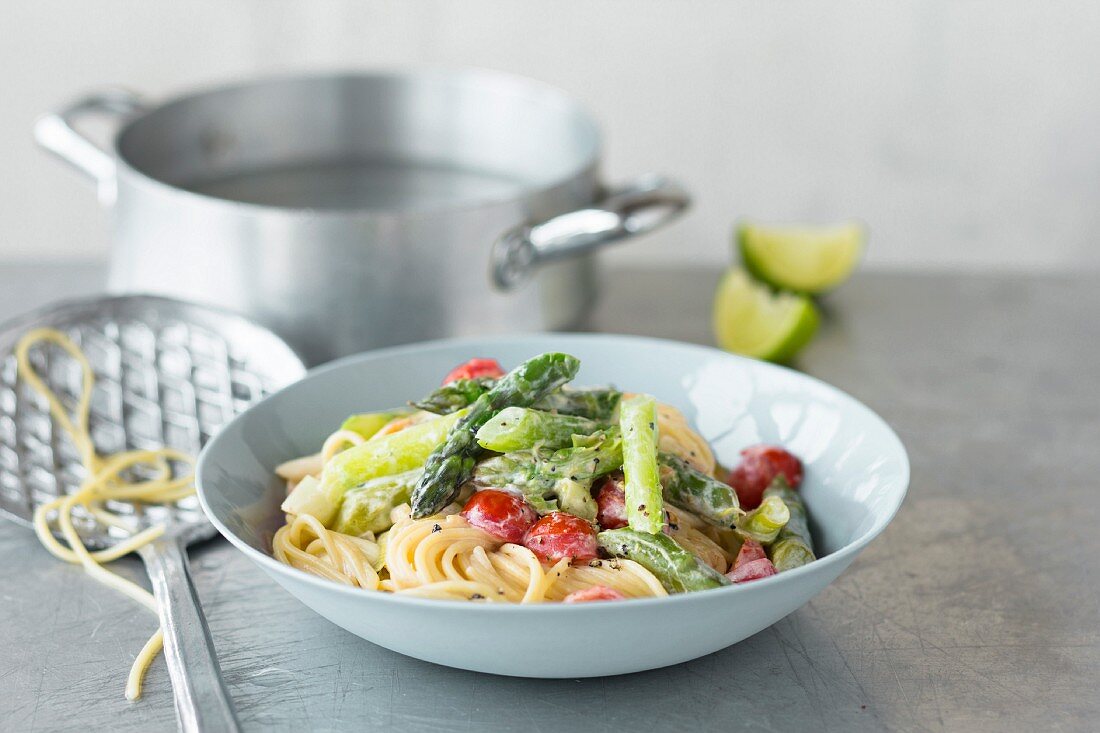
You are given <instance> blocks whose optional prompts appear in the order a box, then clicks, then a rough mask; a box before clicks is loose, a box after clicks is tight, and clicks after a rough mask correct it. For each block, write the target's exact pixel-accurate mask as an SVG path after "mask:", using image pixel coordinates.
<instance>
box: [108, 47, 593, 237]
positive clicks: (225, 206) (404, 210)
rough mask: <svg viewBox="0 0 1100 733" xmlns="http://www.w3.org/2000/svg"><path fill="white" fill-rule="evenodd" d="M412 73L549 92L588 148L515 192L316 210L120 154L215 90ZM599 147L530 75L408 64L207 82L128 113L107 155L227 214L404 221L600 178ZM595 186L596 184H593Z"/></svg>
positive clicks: (157, 187)
mask: <svg viewBox="0 0 1100 733" xmlns="http://www.w3.org/2000/svg"><path fill="white" fill-rule="evenodd" d="M412 77H421V78H424V77H429V78H430V77H437V78H440V77H451V78H456V79H457V78H462V77H466V78H474V79H476V78H485V79H494V80H497V81H504V82H506V83H508V84H512V85H514V86H515V87H516V88H521V87H523V86H526V87H528V89H530V90H532V91H534V92H535V93H541V94H549V95H552V96H554V97H557V99H558V100H559V101H560V102H561V103H562V104H563V105H565V106H566V107H567V108H568V109H569V111H570V113H571V114H573V115H574V116H575V117H576V119H578V120H579V121H580V122H581V124H583V125H584V126H585V127H586V128H587V129H586V130H585V135H586V136H587V137H588V150H587V151H586V152H585V154H584V155H582V156H579V158H578V162H577V164H576V165H574V166H572V167H570V168H569V169H567V170H566V172H564V173H562V174H559V175H556V176H554V177H553V178H547V179H546V180H542V181H539V180H534V179H531V180H524V181H522V182H521V183H520V186H519V187H518V188H517V190H516V191H515V192H514V193H512V194H509V195H497V196H487V197H483V198H470V199H465V200H463V199H456V200H454V201H446V202H442V203H432V204H425V205H416V206H412V207H401V208H396V207H371V208H364V207H335V208H327V207H326V208H314V207H308V206H282V205H271V204H260V203H255V202H249V201H239V200H236V199H231V198H223V197H219V196H212V195H209V194H204V193H199V192H196V191H192V190H190V189H186V188H183V187H181V186H177V185H175V184H172V183H169V182H167V181H164V180H162V179H160V178H158V177H156V176H154V175H152V174H151V173H148V172H146V171H145V170H143V169H142V168H141V167H139V166H138V165H137V164H136V163H134V162H133V161H131V160H130V159H129V157H128V156H127V155H126V154H124V153H123V150H122V144H121V143H122V140H123V138H124V137H125V135H126V133H127V132H128V131H129V130H131V129H132V128H133V127H134V126H135V125H137V124H138V123H140V122H141V121H142V120H144V119H146V118H147V117H149V116H150V115H152V114H154V113H156V112H159V111H162V110H165V109H168V108H170V107H177V106H178V107H182V106H183V105H185V104H187V103H190V102H194V101H195V100H197V99H199V98H202V97H205V96H208V95H213V94H218V93H223V92H232V91H237V90H243V89H247V88H249V87H254V86H257V85H266V84H280V83H287V82H294V81H310V80H324V79H328V80H333V79H355V78H378V79H403V78H405V79H407V78H412ZM602 149H603V136H602V134H601V131H600V128H599V125H598V124H597V123H596V121H595V119H594V117H593V116H592V115H591V113H589V111H588V110H587V108H585V107H584V106H583V105H582V104H581V103H580V102H579V101H578V100H576V99H575V98H574V97H572V96H570V95H569V94H568V93H566V92H565V91H564V90H562V89H560V88H559V87H556V86H554V85H552V84H547V83H545V82H542V81H539V80H537V79H533V78H531V77H527V76H523V75H520V74H513V73H510V72H504V71H499V70H496V69H490V68H485V67H474V66H471V67H460V68H453V67H442V66H416V67H407V68H389V69H370V70H356V69H350V70H342V71H306V72H287V73H279V74H268V75H262V76H257V77H252V78H250V79H248V80H246V81H240V82H230V83H222V84H208V85H201V86H198V87H195V88H192V89H191V90H189V91H184V92H182V93H180V94H177V95H174V96H172V97H170V98H168V99H166V100H164V101H163V102H160V103H158V104H155V105H152V106H150V107H149V108H147V109H144V110H142V111H141V112H139V113H137V114H136V115H134V116H132V117H130V118H129V119H127V120H126V121H125V122H123V124H122V125H120V126H119V128H118V129H117V130H116V131H115V133H114V135H113V136H112V138H111V153H112V155H113V158H114V160H115V164H116V166H117V172H116V179H117V180H118V181H121V180H122V179H123V177H125V178H126V179H127V182H128V183H130V184H132V185H135V186H137V187H139V188H142V189H145V190H148V191H150V192H151V193H156V194H168V195H171V196H175V197H178V198H180V199H182V200H184V201H186V202H188V203H192V204H196V205H201V206H205V207H211V208H216V209H222V210H223V211H225V212H239V213H246V214H250V215H254V216H257V215H258V216H273V217H290V218H300V217H307V218H311V219H330V218H331V219H347V218H349V217H350V218H356V219H373V220H378V219H393V220H408V219H410V218H421V217H430V216H433V215H438V214H448V215H453V214H456V213H464V212H475V211H481V210H484V209H487V208H493V207H498V206H501V205H510V204H515V203H520V202H529V201H532V200H534V199H535V198H537V197H540V196H543V195H545V194H549V193H551V192H553V191H556V190H559V189H562V188H566V187H569V186H572V185H574V184H575V183H576V182H578V181H584V180H591V179H596V180H597V181H598V171H599V162H600V157H601V151H602ZM597 185H598V183H597Z"/></svg>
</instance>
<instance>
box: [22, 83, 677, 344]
mask: <svg viewBox="0 0 1100 733" xmlns="http://www.w3.org/2000/svg"><path fill="white" fill-rule="evenodd" d="M97 115H98V116H103V115H106V116H109V117H112V118H115V120H116V124H117V133H116V134H115V135H114V138H113V143H112V144H111V145H110V146H108V147H107V149H103V148H101V147H98V146H96V145H95V144H94V143H93V142H91V140H90V139H89V138H88V137H86V136H85V135H84V134H82V133H81V132H79V131H78V127H84V123H85V122H86V121H87V118H89V117H92V116H97ZM35 137H36V139H37V141H38V143H39V144H40V145H41V146H42V147H44V148H46V149H47V150H50V151H51V152H53V153H55V154H57V155H58V156H60V157H61V158H62V159H63V160H65V161H67V162H68V163H70V164H71V165H73V166H74V167H75V168H77V169H78V170H79V171H81V172H82V173H84V174H86V175H87V176H88V177H89V178H91V179H92V180H93V181H94V182H95V184H96V185H97V187H98V190H99V198H100V201H101V202H102V203H103V205H104V206H106V207H108V208H109V209H110V212H111V226H112V230H113V236H112V239H113V252H112V258H111V268H110V279H109V289H110V290H112V291H114V292H147V293H150V292H151V293H161V294H166V295H171V296H176V297H181V298H186V299H190V300H197V301H202V302H206V303H212V304H216V305H220V306H223V307H227V308H231V309H234V310H237V311H239V312H241V313H244V314H246V315H249V316H251V317H252V318H254V319H256V320H258V321H260V322H262V323H264V324H266V325H268V326H270V327H271V328H273V329H274V330H276V331H277V332H278V333H280V334H281V335H283V336H284V337H285V338H286V339H287V340H288V341H290V342H291V343H292V344H293V345H294V346H295V347H296V348H298V349H299V351H300V352H301V353H303V354H304V355H305V356H306V357H307V358H308V359H309V360H310V361H312V362H313V363H318V362H320V361H324V360H327V359H329V358H332V357H334V356H339V355H341V354H347V353H351V352H355V351H359V350H362V349H366V348H371V347H376V346H382V345H386V344H395V343H403V342H409V341H417V340H421V339H426V338H433V337H438V336H445V335H464V334H475V333H485V332H508V331H524V330H541V329H557V328H566V327H570V326H572V325H575V324H576V323H577V321H578V319H580V318H581V317H582V316H583V315H584V314H585V312H586V311H587V310H588V308H589V307H590V305H591V303H592V301H593V298H594V296H595V293H596V290H597V283H596V278H595V272H594V269H593V264H594V263H593V253H594V251H595V250H597V249H599V248H600V247H603V246H604V245H606V244H609V243H611V242H615V241H619V240H622V239H625V238H628V237H631V236H634V235H636V234H640V233H643V232H647V231H650V230H652V229H654V228H656V227H658V226H660V225H661V224H663V223H664V222H666V221H668V220H669V219H671V218H674V217H675V216H676V215H677V214H679V213H680V212H681V211H682V210H683V209H684V208H685V207H686V206H687V204H688V196H687V195H686V194H685V193H684V191H683V190H682V189H681V188H680V187H679V186H677V185H676V184H674V183H672V182H670V181H668V180H667V179H665V178H663V177H661V176H655V175H647V176H642V177H640V178H638V179H637V180H635V181H632V182H630V183H628V184H626V185H625V186H621V187H618V188H613V189H605V188H604V186H602V185H601V182H600V178H599V172H598V166H599V158H600V137H599V132H598V130H597V128H596V125H595V123H594V122H593V121H592V119H591V118H590V117H589V116H588V115H587V114H586V113H585V112H584V111H583V110H582V109H581V108H580V107H579V106H578V105H577V104H576V103H575V102H574V101H572V100H571V99H570V98H568V97H567V96H565V95H564V94H563V93H561V92H560V91H558V90H556V89H553V88H550V87H547V86H544V85H542V84H540V83H537V82H534V81H531V80H528V79H524V78H520V77H515V76H511V75H507V74H503V73H498V72H491V71H480V70H468V71H415V72H407V73H387V74H382V73H379V74H347V75H320V76H316V75H314V76H296V77H288V78H277V79H270V80H264V81H255V82H248V83H245V84H240V85H236V86H227V87H222V88H218V89H214V90H211V91H205V92H201V93H198V94H192V95H189V96H185V97H180V98H177V99H174V100H171V101H168V102H166V103H163V104H160V105H157V106H147V105H146V104H145V103H144V102H142V101H141V100H140V99H139V98H137V97H136V96H134V95H133V94H131V93H128V92H124V91H118V90H110V91H105V92H101V93H98V94H93V95H90V96H88V97H86V98H84V99H81V100H79V101H77V102H75V103H74V104H71V105H69V106H68V107H65V108H64V109H62V110H60V111H58V112H54V113H51V114H47V115H45V116H44V117H42V118H41V119H40V120H39V121H38V123H37V124H36V127H35Z"/></svg>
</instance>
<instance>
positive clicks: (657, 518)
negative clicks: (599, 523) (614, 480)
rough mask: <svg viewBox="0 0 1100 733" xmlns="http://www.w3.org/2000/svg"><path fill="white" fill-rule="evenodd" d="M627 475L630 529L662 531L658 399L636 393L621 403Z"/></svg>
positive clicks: (624, 462) (627, 517)
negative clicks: (658, 454)
mask: <svg viewBox="0 0 1100 733" xmlns="http://www.w3.org/2000/svg"><path fill="white" fill-rule="evenodd" d="M619 428H620V429H621V430H622V434H623V474H624V476H625V477H626V486H625V489H624V490H625V492H626V521H627V524H628V525H629V526H630V528H631V529H636V530H638V531H639V532H649V533H650V534H660V532H661V525H663V524H664V501H663V499H662V498H661V478H660V473H659V471H658V468H657V400H655V399H653V398H652V397H650V396H649V395H636V396H634V397H631V398H630V399H628V400H623V403H622V405H620V406H619Z"/></svg>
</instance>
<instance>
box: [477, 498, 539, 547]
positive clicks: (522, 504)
mask: <svg viewBox="0 0 1100 733" xmlns="http://www.w3.org/2000/svg"><path fill="white" fill-rule="evenodd" d="M462 518H463V519H465V520H466V521H467V522H469V523H470V525H471V526H473V527H477V528H478V529H483V530H485V531H486V532H488V533H489V534H491V535H493V536H494V537H499V538H500V539H502V540H504V541H505V542H512V543H514V544H517V545H518V544H520V543H522V542H523V537H524V535H526V534H527V530H529V529H531V526H532V525H533V524H534V523H535V522H537V521H538V518H539V513H538V512H536V511H535V508H534V507H533V506H531V505H530V504H528V503H527V501H526V500H525V499H524V498H523V497H522V496H516V495H515V494H509V493H508V492H507V491H497V490H496V489H485V490H483V491H479V492H477V493H476V494H474V495H473V496H471V497H470V500H469V501H468V502H466V506H464V507H462Z"/></svg>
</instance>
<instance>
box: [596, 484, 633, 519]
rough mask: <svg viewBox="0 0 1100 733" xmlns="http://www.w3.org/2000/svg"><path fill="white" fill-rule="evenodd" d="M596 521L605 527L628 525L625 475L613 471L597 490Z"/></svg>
mask: <svg viewBox="0 0 1100 733" xmlns="http://www.w3.org/2000/svg"><path fill="white" fill-rule="evenodd" d="M596 507H597V509H596V521H598V522H599V523H600V527H602V528H603V529H620V528H622V527H625V526H626V492H625V491H624V490H623V475H622V474H621V473H618V472H616V473H613V474H611V475H610V476H608V477H607V478H605V479H604V480H603V483H602V484H600V488H599V490H598V491H597V492H596Z"/></svg>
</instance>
